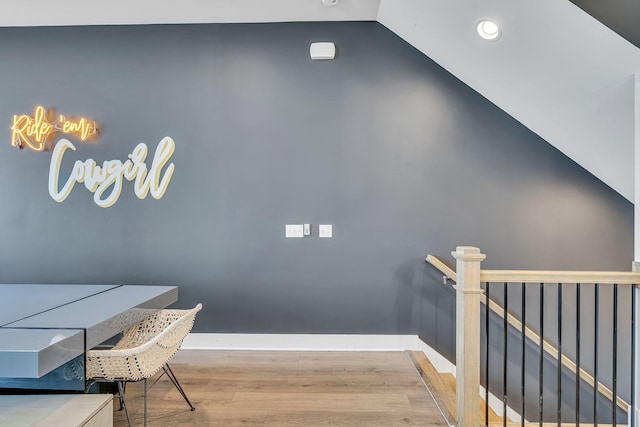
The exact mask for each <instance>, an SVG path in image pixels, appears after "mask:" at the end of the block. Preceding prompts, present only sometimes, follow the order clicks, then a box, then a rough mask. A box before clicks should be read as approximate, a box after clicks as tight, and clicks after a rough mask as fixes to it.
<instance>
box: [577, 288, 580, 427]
mask: <svg viewBox="0 0 640 427" xmlns="http://www.w3.org/2000/svg"><path fill="white" fill-rule="evenodd" d="M579 425H580V283H576V426H579Z"/></svg>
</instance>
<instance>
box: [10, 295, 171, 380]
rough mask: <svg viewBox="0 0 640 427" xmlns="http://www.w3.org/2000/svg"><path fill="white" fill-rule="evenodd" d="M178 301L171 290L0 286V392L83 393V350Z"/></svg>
mask: <svg viewBox="0 0 640 427" xmlns="http://www.w3.org/2000/svg"><path fill="white" fill-rule="evenodd" d="M177 300H178V288H177V287H175V286H143V285H0V388H43V389H51V388H54V389H62V390H82V389H83V388H84V352H85V351H86V350H89V349H91V348H93V347H95V346H96V345H98V344H100V343H101V342H103V341H105V340H107V339H109V338H110V337H112V336H114V335H116V334H118V333H120V332H122V331H123V330H125V329H126V328H128V327H129V326H131V325H133V324H134V323H136V322H138V321H139V320H141V319H143V318H144V317H146V316H148V315H149V314H151V313H153V312H154V311H157V310H159V309H162V308H164V307H167V306H168V305H170V304H172V303H174V302H176V301H177Z"/></svg>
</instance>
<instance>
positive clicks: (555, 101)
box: [0, 0, 640, 201]
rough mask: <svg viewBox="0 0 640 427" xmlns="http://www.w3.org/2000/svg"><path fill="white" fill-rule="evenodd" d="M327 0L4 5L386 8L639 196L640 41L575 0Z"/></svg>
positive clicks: (26, 13) (387, 17)
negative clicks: (484, 25) (639, 98)
mask: <svg viewBox="0 0 640 427" xmlns="http://www.w3.org/2000/svg"><path fill="white" fill-rule="evenodd" d="M576 1H581V0H576ZM325 3H333V1H332V0H324V1H323V0H270V1H264V0H208V1H206V2H205V1H202V0H182V1H163V2H157V1H152V0H137V1H135V2H131V1H129V0H110V1H108V2H94V3H92V4H91V7H87V3H86V2H85V1H83V0H62V1H59V2H50V1H45V0H22V1H20V2H12V3H11V5H8V6H5V8H4V12H3V13H2V14H1V15H0V26H38V25H113V24H154V23H204V22H291V21H336V20H338V21H361V20H378V21H379V22H380V23H382V24H383V25H385V26H386V27H387V28H389V29H390V30H391V31H393V32H395V33H396V34H398V35H399V36H400V37H402V38H404V39H405V40H406V41H407V42H408V43H410V44H412V45H413V46H414V47H416V48H417V49H419V50H420V51H422V52H423V53H424V54H425V55H427V56H429V57H430V58H432V59H433V60H435V61H436V62H438V63H439V64H440V65H441V66H443V67H444V68H445V69H447V70H448V71H449V72H451V73H452V74H454V75H455V76H456V77H458V78H459V79H460V80H462V81H463V82H465V83H466V84H467V85H469V86H470V87H471V88H473V89H474V90H476V91H478V92H479V93H481V94H482V95H483V96H485V97H486V98H487V99H489V100H490V101H492V102H493V103H494V104H496V105H497V106H498V107H500V108H501V109H503V110H504V111H506V112H507V113H508V114H510V115H511V116H513V117H514V118H515V119H516V120H518V121H520V122H521V123H522V124H524V125H525V126H526V127H528V128H529V129H531V130H532V131H533V132H535V133H537V134H538V135H540V136H541V137H542V138H544V139H545V140H546V141H548V142H549V143H551V144H552V145H554V146H555V147H556V148H558V149H559V150H560V151H562V152H564V153H565V154H566V155H568V156H569V157H571V158H572V159H573V160H575V161H576V162H577V163H578V164H580V165H581V166H583V167H584V168H585V169H587V170H589V171H590V172H591V173H592V174H594V175H595V176H596V177H598V178H599V179H601V180H602V181H604V182H605V183H606V184H608V185H609V186H610V187H611V188H613V189H614V190H616V191H617V192H619V193H620V194H622V195H623V196H624V197H626V198H627V199H628V200H630V201H633V200H634V121H635V117H634V114H635V113H634V102H635V101H634V84H635V83H634V82H635V77H634V75H635V73H637V72H640V49H639V48H637V47H636V46H634V45H633V44H631V43H630V42H628V41H627V40H625V39H623V38H622V37H621V36H619V35H618V34H616V33H615V32H613V31H612V30H610V29H609V28H607V27H606V26H605V25H604V24H602V23H601V22H599V21H597V20H596V19H595V18H593V17H592V16H590V15H589V14H587V13H586V12H584V11H583V10H582V9H580V8H579V7H577V6H576V5H574V4H573V3H571V2H570V1H558V0H536V1H527V0H482V1H478V0H446V1H445V0H338V1H337V2H336V3H337V4H335V5H326V4H325ZM607 3H609V2H607ZM482 18H492V19H494V20H495V21H496V22H497V23H498V24H499V25H500V26H501V28H502V33H503V34H502V37H501V38H500V39H499V40H498V41H495V42H487V41H485V40H482V39H480V38H479V37H478V36H477V34H476V32H475V27H476V24H477V22H478V21H479V20H480V19H482ZM513 143H514V144H517V143H518V141H513Z"/></svg>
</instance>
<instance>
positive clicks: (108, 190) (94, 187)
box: [49, 136, 176, 208]
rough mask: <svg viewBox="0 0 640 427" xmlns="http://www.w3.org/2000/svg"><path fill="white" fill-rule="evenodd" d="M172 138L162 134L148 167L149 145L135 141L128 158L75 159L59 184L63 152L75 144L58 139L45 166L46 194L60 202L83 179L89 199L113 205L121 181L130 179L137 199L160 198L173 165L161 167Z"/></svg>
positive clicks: (170, 153) (104, 206)
mask: <svg viewBox="0 0 640 427" xmlns="http://www.w3.org/2000/svg"><path fill="white" fill-rule="evenodd" d="M175 147H176V145H175V142H174V141H173V139H171V138H170V137H168V136H167V137H164V138H163V139H162V141H160V142H159V143H158V146H157V148H156V151H155V154H154V156H153V161H152V162H151V167H149V168H148V167H147V164H146V163H145V160H146V158H147V154H148V152H149V149H148V148H147V145H146V144H145V143H140V144H138V145H137V146H136V147H135V148H134V149H133V151H132V152H131V154H129V156H128V159H127V160H125V161H124V162H122V161H120V160H107V161H105V162H103V163H102V166H98V165H97V164H96V162H95V160H93V159H87V160H85V161H82V160H76V161H75V163H74V165H73V169H72V170H71V174H70V176H69V177H68V178H67V181H66V182H65V183H64V185H63V186H62V188H60V186H59V181H60V178H59V177H60V165H61V164H62V159H63V157H64V155H65V152H66V151H67V150H69V149H71V150H73V151H75V149H76V147H75V146H74V145H73V144H72V143H71V141H69V140H68V139H61V140H59V141H58V142H57V143H56V145H55V148H54V149H53V155H52V156H51V165H50V166H49V194H50V195H51V197H52V198H53V200H55V201H56V202H63V201H64V200H65V199H66V198H67V197H68V196H69V193H71V190H73V187H74V185H75V184H76V183H84V186H85V187H86V188H87V190H89V191H90V192H92V193H93V201H94V202H95V203H96V204H97V205H98V206H100V207H102V208H108V207H109V206H113V204H114V203H115V202H117V201H118V198H119V197H120V193H121V192H122V183H123V181H124V180H125V179H126V180H127V181H134V184H133V191H134V192H135V194H136V196H137V197H138V198H139V199H144V198H146V197H147V194H149V193H151V196H152V197H153V198H155V199H160V198H162V196H164V193H165V191H167V186H168V185H169V181H171V177H172V176H173V171H174V169H175V166H174V164H173V163H171V164H169V165H167V166H166V169H165V170H164V174H163V168H164V167H165V165H166V164H167V162H168V161H169V159H170V158H171V155H172V154H173V152H174V151H175Z"/></svg>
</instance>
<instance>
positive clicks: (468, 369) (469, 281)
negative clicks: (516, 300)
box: [426, 246, 640, 427]
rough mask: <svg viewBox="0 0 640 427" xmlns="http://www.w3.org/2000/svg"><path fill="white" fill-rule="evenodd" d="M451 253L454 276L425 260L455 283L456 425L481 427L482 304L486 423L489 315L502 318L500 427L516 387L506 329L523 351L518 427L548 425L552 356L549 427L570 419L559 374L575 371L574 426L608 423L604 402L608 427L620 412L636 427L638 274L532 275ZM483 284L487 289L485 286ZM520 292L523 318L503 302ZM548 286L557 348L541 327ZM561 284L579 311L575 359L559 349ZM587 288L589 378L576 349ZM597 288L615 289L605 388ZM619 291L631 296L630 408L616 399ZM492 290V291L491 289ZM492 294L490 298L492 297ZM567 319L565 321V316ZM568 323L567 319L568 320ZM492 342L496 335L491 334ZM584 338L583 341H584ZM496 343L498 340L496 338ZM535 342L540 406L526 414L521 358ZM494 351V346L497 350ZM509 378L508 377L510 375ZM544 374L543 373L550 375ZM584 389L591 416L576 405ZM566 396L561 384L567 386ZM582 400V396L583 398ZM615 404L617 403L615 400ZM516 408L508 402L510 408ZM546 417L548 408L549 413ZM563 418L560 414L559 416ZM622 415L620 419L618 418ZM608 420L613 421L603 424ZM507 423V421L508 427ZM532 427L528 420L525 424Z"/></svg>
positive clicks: (476, 253)
mask: <svg viewBox="0 0 640 427" xmlns="http://www.w3.org/2000/svg"><path fill="white" fill-rule="evenodd" d="M452 255H453V256H454V258H455V259H456V270H457V272H456V271H453V270H452V269H450V268H449V267H448V266H447V265H446V264H444V263H443V262H442V261H440V260H439V259H437V258H436V257H434V256H432V255H429V256H428V257H427V259H426V261H427V262H429V263H431V264H432V265H434V266H435V267H436V268H438V269H439V270H440V271H441V272H442V273H443V274H444V278H445V281H446V279H451V280H452V281H454V282H456V285H454V288H455V290H456V412H457V418H458V419H457V425H458V426H464V427H471V426H473V427H477V426H478V425H480V423H481V416H480V394H479V393H478V390H479V389H480V385H481V382H480V378H481V375H480V371H481V367H480V361H481V350H482V349H481V331H482V324H481V313H482V312H481V305H482V304H483V303H484V306H485V308H484V320H485V322H484V337H485V344H486V348H485V349H484V351H485V353H484V360H485V366H484V377H485V384H483V386H484V388H485V396H487V399H485V416H484V420H485V424H484V425H489V422H488V419H489V416H488V405H489V403H488V401H489V399H488V396H489V378H490V375H489V367H490V363H489V361H490V359H491V360H494V357H495V356H496V355H495V354H493V353H492V354H490V330H491V329H490V327H489V325H490V318H491V316H492V315H493V316H494V317H495V316H499V317H500V319H501V321H502V327H503V332H502V334H503V335H502V339H501V341H502V346H501V347H502V349H501V350H502V351H501V352H502V353H503V354H502V365H503V367H502V369H503V384H502V394H503V395H502V407H503V417H502V424H503V425H504V426H506V425H507V423H508V419H507V407H508V406H509V395H513V394H514V390H513V387H511V389H509V383H510V382H511V383H513V375H512V376H511V377H508V364H507V361H508V354H507V351H509V350H510V348H509V346H508V334H509V331H510V330H511V331H512V332H513V331H516V333H518V334H519V335H520V345H521V346H522V347H521V349H518V350H519V352H520V356H521V361H520V363H519V364H520V369H521V371H520V372H519V374H520V375H519V378H520V384H519V388H520V390H519V391H517V393H516V394H518V395H519V403H520V408H514V409H515V410H516V411H517V412H519V415H520V423H519V424H521V425H522V426H524V425H525V423H526V419H527V418H529V417H531V416H532V417H533V418H534V419H535V418H537V419H538V422H537V423H536V424H539V425H540V426H542V425H543V424H544V425H548V423H546V422H544V419H545V418H547V419H548V418H549V414H545V411H544V398H545V395H547V394H548V391H547V392H545V390H546V389H548V387H545V385H544V383H543V380H544V364H545V354H546V355H548V356H551V357H552V358H553V359H554V360H555V361H556V367H557V369H556V373H555V374H556V375H557V376H556V378H557V380H556V384H555V386H556V388H555V390H550V391H552V392H553V393H554V394H555V396H554V397H555V398H556V402H557V403H556V405H555V408H554V409H555V414H552V415H555V422H554V423H553V425H556V424H557V425H558V426H560V425H561V424H562V423H566V422H567V421H569V420H567V414H566V411H564V412H563V409H564V408H563V390H562V383H563V375H565V376H566V372H567V371H569V372H572V373H573V375H574V381H575V390H572V393H573V392H575V395H573V396H572V397H574V399H575V400H574V402H573V403H574V406H575V414H574V415H573V416H572V418H573V419H572V420H571V424H574V423H575V425H576V426H578V425H580V424H581V423H583V422H585V420H586V421H588V422H589V424H591V425H598V423H599V422H600V423H601V424H600V425H601V426H602V425H603V424H602V419H603V418H606V414H602V411H600V412H599V409H600V408H601V407H602V406H603V405H602V402H601V400H602V398H601V396H602V397H604V398H605V399H606V400H608V401H609V402H611V404H610V410H611V415H610V418H607V425H613V426H616V425H618V424H619V423H620V422H621V421H622V418H621V415H620V412H624V413H626V420H624V424H628V425H630V426H635V425H636V424H635V423H636V420H635V419H634V418H635V412H636V411H635V400H636V398H635V393H636V390H635V377H636V372H635V369H636V363H637V360H636V349H635V348H636V333H635V332H636V331H635V327H636V292H635V288H636V287H637V285H638V284H639V283H640V273H631V272H588V271H587V272H584V271H530V270H481V268H480V266H481V263H482V261H483V260H484V259H485V255H484V254H482V253H480V250H479V249H478V248H475V247H470V246H459V247H458V248H457V249H456V251H455V252H452ZM482 284H484V286H483V285H482ZM498 285H502V289H501V291H502V292H501V295H500V296H501V297H502V304H503V306H502V307H501V306H500V305H499V304H498V303H497V302H496V301H494V300H493V299H491V295H492V293H491V290H492V289H494V288H495V287H496V286H498ZM533 285H535V286H536V288H537V290H538V292H539V301H540V303H539V314H538V320H539V325H538V331H537V332H536V331H534V330H533V329H532V328H531V327H530V326H529V324H528V323H527V320H526V307H527V305H526V300H525V297H526V293H527V292H526V287H527V286H529V287H530V286H533ZM514 287H517V288H520V290H521V299H520V301H521V306H520V313H519V315H520V316H521V319H518V318H516V317H515V316H514V315H513V314H511V313H510V311H509V307H508V302H509V294H508V291H509V289H510V288H514ZM549 287H555V289H554V290H555V291H556V292H557V298H556V302H557V314H558V317H557V322H556V324H555V325H554V326H556V328H557V330H555V331H554V332H555V340H556V343H555V344H554V343H552V342H550V341H549V340H548V339H547V338H545V330H544V326H545V325H544V319H545V317H546V316H548V314H547V312H550V311H551V310H552V309H553V308H552V307H547V306H546V305H545V298H544V291H545V289H547V288H549ZM566 287H571V288H573V289H574V290H575V297H576V299H575V303H576V304H577V306H576V307H575V308H576V310H575V312H576V314H575V315H576V318H575V319H573V320H574V323H573V324H572V326H573V327H574V328H575V333H576V335H575V341H574V344H575V348H574V349H573V350H574V352H575V360H572V358H571V357H569V356H568V355H567V354H566V353H565V352H564V351H563V332H564V333H565V334H566V325H565V331H563V330H562V328H563V292H565V293H566V292H567V291H566V289H565V288H566ZM585 287H589V288H590V289H593V292H594V295H593V301H594V318H593V319H592V321H593V322H594V323H593V324H592V325H591V327H593V331H594V336H593V341H594V344H593V346H592V348H591V349H589V350H591V351H592V352H593V353H592V354H591V356H592V357H593V359H592V360H593V366H592V370H593V372H592V373H589V372H587V370H585V369H584V367H583V366H581V360H580V359H581V357H580V356H581V353H582V352H583V351H586V350H585V349H584V348H583V349H581V348H580V344H581V323H582V319H581V316H580V313H581V308H580V304H581V300H582V299H583V296H582V295H581V291H582V290H583V288H585ZM601 287H611V288H612V299H613V302H612V310H611V312H610V313H607V314H610V315H611V323H612V329H611V331H610V334H602V335H603V336H604V339H610V340H611V341H609V342H610V344H611V348H612V357H611V365H612V367H611V368H612V372H611V387H607V386H605V385H604V384H603V383H602V382H601V378H599V374H601V372H599V371H598V367H599V357H600V354H599V347H600V346H602V344H603V343H602V342H601V340H602V339H603V337H601V336H600V334H599V331H600V329H601V322H600V317H601V313H600V296H599V294H600V290H601V289H600V288H601ZM620 291H624V292H626V293H628V300H627V302H628V303H629V304H630V315H631V321H630V323H631V324H630V325H627V326H629V328H628V331H629V334H630V336H628V337H627V338H625V337H623V338H622V340H626V339H628V340H629V341H628V342H630V343H631V345H630V349H629V350H630V353H631V354H630V355H629V356H630V358H629V365H630V370H631V372H630V378H631V381H630V390H627V391H629V394H630V399H629V400H630V403H627V402H625V401H624V399H622V398H621V397H620V396H619V393H618V392H619V390H618V358H619V356H620V354H619V352H618V344H619V343H620V342H621V338H620V337H619V335H618V332H619V328H618V318H619V314H618V307H619V305H620V303H619V299H620V297H619V293H620ZM494 292H495V291H494ZM626 293H625V295H623V298H622V300H623V301H624V299H625V297H626V295H627V294H626ZM493 295H495V293H494V294H493ZM564 317H566V316H564ZM567 323H568V322H567ZM492 338H493V337H492ZM582 338H584V337H582ZM494 341H495V339H494ZM531 343H534V344H536V345H537V346H538V349H539V351H538V354H539V357H538V360H537V361H535V362H537V364H538V367H539V378H538V382H539V384H538V385H539V390H538V393H539V395H538V396H534V398H537V399H538V402H539V405H538V408H537V411H536V412H537V413H536V414H527V413H526V406H525V402H526V401H527V397H530V396H526V392H525V380H526V378H525V363H526V362H529V363H530V361H525V354H526V348H525V347H526V345H527V344H531ZM495 352H496V349H494V353H495ZM512 374H513V373H512ZM547 374H548V373H547ZM585 385H586V386H587V387H589V388H590V389H591V390H592V396H593V401H592V402H590V403H591V404H592V405H593V407H592V410H593V413H592V414H585V413H584V411H581V408H580V401H581V395H584V392H582V393H581V388H584V386H585ZM565 392H566V387H565ZM583 400H584V398H583ZM614 402H615V403H614ZM512 406H513V405H512ZM547 412H548V411H547ZM563 413H564V415H563ZM622 417H624V414H623V416H622ZM608 421H610V423H609V422H608ZM510 424H511V423H510ZM527 424H529V423H527Z"/></svg>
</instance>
